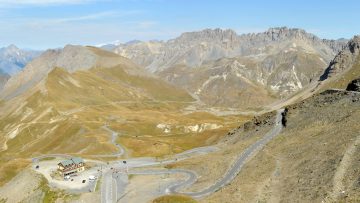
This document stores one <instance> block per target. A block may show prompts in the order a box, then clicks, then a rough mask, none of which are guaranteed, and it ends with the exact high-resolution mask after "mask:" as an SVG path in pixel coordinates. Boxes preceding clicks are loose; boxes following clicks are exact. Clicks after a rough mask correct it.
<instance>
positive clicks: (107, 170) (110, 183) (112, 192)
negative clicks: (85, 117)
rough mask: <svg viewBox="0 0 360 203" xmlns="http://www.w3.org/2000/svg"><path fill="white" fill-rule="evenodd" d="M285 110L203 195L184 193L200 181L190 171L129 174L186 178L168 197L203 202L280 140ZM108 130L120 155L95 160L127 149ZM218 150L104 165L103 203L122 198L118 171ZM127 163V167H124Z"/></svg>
mask: <svg viewBox="0 0 360 203" xmlns="http://www.w3.org/2000/svg"><path fill="white" fill-rule="evenodd" d="M283 111H284V110H278V111H277V115H276V119H275V124H274V127H273V128H272V129H271V130H270V131H269V132H268V133H266V134H265V135H264V136H263V137H262V138H261V139H260V140H258V141H257V142H255V143H254V144H252V145H251V146H249V147H248V148H247V149H246V150H245V151H244V152H243V153H242V154H240V155H239V156H238V158H237V159H236V161H235V162H234V164H233V165H232V166H231V167H230V169H229V170H228V171H227V172H226V173H225V174H224V176H223V177H222V178H220V179H219V180H218V181H217V182H216V183H214V184H213V185H211V186H209V187H208V188H205V189H203V190H201V191H196V192H182V191H181V190H183V189H185V188H187V187H189V186H191V185H193V184H194V183H195V182H196V181H197V178H198V175H197V174H196V173H195V172H194V171H191V170H185V169H169V170H154V169H146V170H142V171H134V170H130V171H129V172H128V174H134V175H160V174H184V175H185V176H186V179H185V180H181V181H179V182H176V183H174V184H172V185H170V186H169V187H168V188H166V190H165V191H164V192H165V193H175V194H184V195H189V196H192V197H194V198H202V197H204V196H207V195H210V194H212V193H214V192H216V191H217V190H219V189H220V188H222V187H224V186H225V185H227V184H229V183H230V182H231V181H232V180H233V179H234V178H235V177H236V176H237V175H238V173H239V172H240V171H241V169H242V168H243V166H244V165H245V164H246V162H247V161H248V160H249V159H250V158H251V157H253V156H254V155H255V154H256V153H257V152H259V151H260V150H261V149H262V148H263V147H264V146H265V145H266V144H267V143H268V142H269V141H271V140H272V139H273V138H274V137H275V136H277V135H278V134H279V133H280V132H281V130H282V128H283V126H282V123H281V120H282V112H283ZM103 128H104V129H105V130H107V131H108V132H110V133H111V143H112V144H114V145H115V146H117V148H118V152H117V153H115V154H110V155H95V156H96V157H120V156H122V155H124V153H125V149H124V148H123V147H122V146H121V145H120V144H117V143H116V142H115V141H116V138H117V136H118V135H119V134H118V133H117V132H115V131H113V130H111V129H110V128H109V127H108V126H103ZM217 150H218V148H217V147H216V146H208V147H199V148H194V149H191V150H188V151H185V152H182V153H180V154H177V155H174V156H173V158H171V159H165V160H161V161H157V160H155V159H153V158H151V157H149V158H142V159H139V158H135V159H124V160H119V161H115V162H112V163H110V164H108V165H106V164H105V163H103V166H104V168H103V171H102V183H101V202H102V203H113V202H117V201H118V197H120V196H121V194H118V192H117V191H118V190H117V188H116V187H117V184H116V180H115V178H114V176H113V175H114V173H115V172H116V170H118V169H124V167H126V168H127V169H129V168H130V169H132V168H141V167H146V166H158V165H163V164H169V163H174V162H177V161H180V160H184V159H188V158H191V157H194V156H197V155H201V154H208V153H211V152H214V151H217ZM47 157H63V158H67V157H69V155H65V154H53V155H43V156H39V157H36V159H43V158H47ZM125 163H126V164H125Z"/></svg>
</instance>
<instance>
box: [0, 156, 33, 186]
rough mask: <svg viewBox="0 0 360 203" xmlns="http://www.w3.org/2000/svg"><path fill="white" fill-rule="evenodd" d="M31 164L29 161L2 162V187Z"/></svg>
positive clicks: (0, 166)
mask: <svg viewBox="0 0 360 203" xmlns="http://www.w3.org/2000/svg"><path fill="white" fill-rule="evenodd" d="M29 164H30V161H29V160H27V159H12V160H1V164H0V187H1V186H3V185H4V184H5V183H7V182H8V181H9V180H11V179H12V178H13V177H15V176H16V175H17V173H18V172H20V171H21V170H23V169H24V168H26V167H27V166H28V165H29Z"/></svg>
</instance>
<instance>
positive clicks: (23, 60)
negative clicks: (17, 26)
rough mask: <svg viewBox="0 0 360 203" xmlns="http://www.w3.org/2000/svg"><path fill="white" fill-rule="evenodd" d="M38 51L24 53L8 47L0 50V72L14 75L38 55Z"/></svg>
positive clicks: (14, 47) (13, 47)
mask: <svg viewBox="0 0 360 203" xmlns="http://www.w3.org/2000/svg"><path fill="white" fill-rule="evenodd" d="M40 53H41V52H40V51H25V50H21V49H19V48H17V47H16V46H15V45H10V46H8V47H4V48H1V49H0V70H2V71H3V72H5V73H7V74H8V75H14V74H16V73H18V72H19V71H21V69H22V68H23V67H24V66H25V65H26V64H27V63H28V62H29V61H31V60H32V59H34V58H35V57H37V56H39V55H40Z"/></svg>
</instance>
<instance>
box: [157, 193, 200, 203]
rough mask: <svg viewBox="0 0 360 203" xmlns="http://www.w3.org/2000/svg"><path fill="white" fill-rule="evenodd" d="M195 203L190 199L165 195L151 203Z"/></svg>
mask: <svg viewBox="0 0 360 203" xmlns="http://www.w3.org/2000/svg"><path fill="white" fill-rule="evenodd" d="M196 202H197V201H196V200H194V199H193V198H191V197H188V196H183V195H166V196H162V197H158V198H156V199H154V200H153V201H152V203H196Z"/></svg>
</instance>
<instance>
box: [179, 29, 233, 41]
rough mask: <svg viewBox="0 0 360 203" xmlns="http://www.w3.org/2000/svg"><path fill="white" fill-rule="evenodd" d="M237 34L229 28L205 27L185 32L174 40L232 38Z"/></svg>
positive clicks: (219, 39)
mask: <svg viewBox="0 0 360 203" xmlns="http://www.w3.org/2000/svg"><path fill="white" fill-rule="evenodd" d="M237 36H238V35H237V34H236V32H235V31H234V30H231V29H226V30H223V29H220V28H216V29H205V30H202V31H198V32H185V33H183V34H181V35H180V37H178V38H177V39H176V41H198V40H216V41H223V40H226V39H228V40H232V39H235V38H237Z"/></svg>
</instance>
